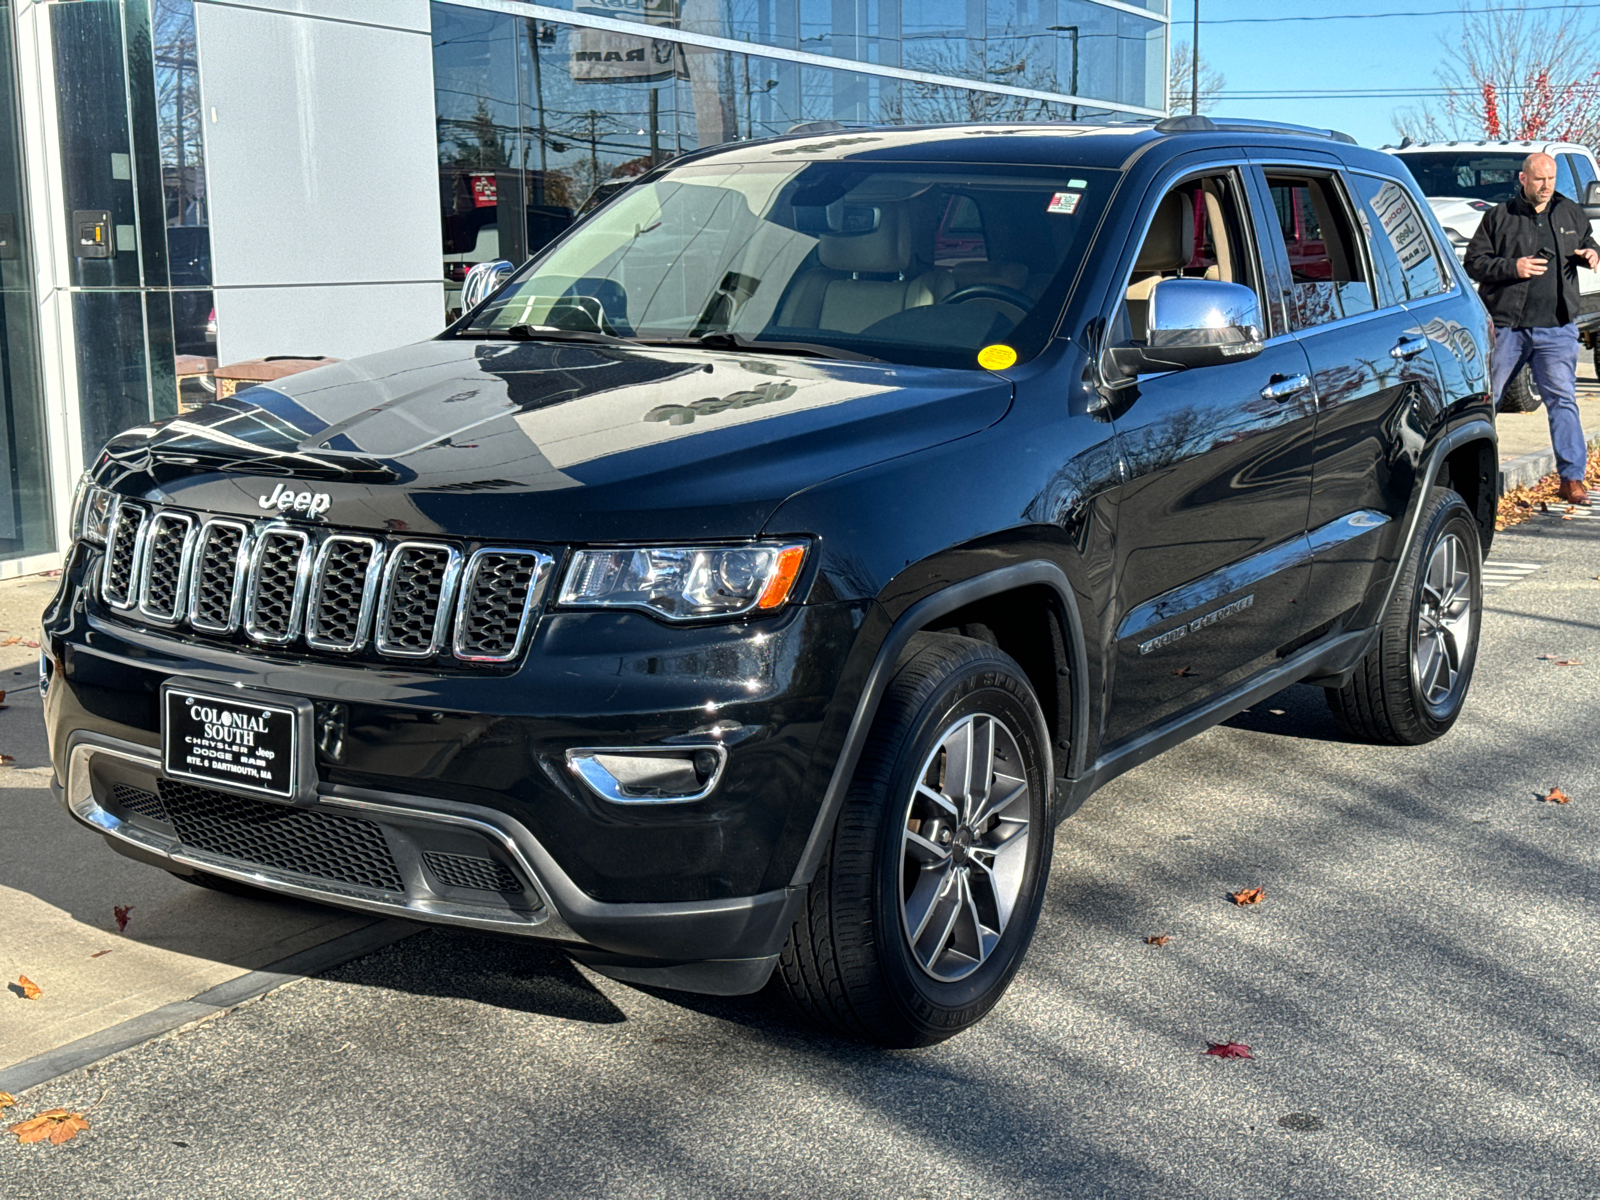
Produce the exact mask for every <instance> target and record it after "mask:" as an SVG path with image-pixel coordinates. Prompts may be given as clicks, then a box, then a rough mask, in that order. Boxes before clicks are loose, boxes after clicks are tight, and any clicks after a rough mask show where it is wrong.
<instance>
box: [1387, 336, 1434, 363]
mask: <svg viewBox="0 0 1600 1200" xmlns="http://www.w3.org/2000/svg"><path fill="white" fill-rule="evenodd" d="M1427 348H1428V339H1427V338H1425V337H1403V338H1401V339H1400V340H1399V341H1398V342H1396V343H1395V344H1394V347H1393V348H1392V349H1391V350H1390V351H1389V357H1390V358H1398V359H1400V360H1401V361H1402V362H1410V361H1411V360H1412V359H1413V358H1415V357H1416V356H1417V355H1419V354H1421V353H1422V352H1423V351H1424V350H1426V349H1427Z"/></svg>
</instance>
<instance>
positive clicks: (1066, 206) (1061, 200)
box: [1045, 192, 1083, 213]
mask: <svg viewBox="0 0 1600 1200" xmlns="http://www.w3.org/2000/svg"><path fill="white" fill-rule="evenodd" d="M1082 198H1083V193H1082V192H1057V193H1056V194H1055V195H1053V196H1051V197H1050V203H1049V204H1048V205H1047V206H1046V207H1045V212H1053V213H1074V212H1077V211H1078V201H1079V200H1081V199H1082Z"/></svg>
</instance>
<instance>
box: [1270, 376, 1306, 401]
mask: <svg viewBox="0 0 1600 1200" xmlns="http://www.w3.org/2000/svg"><path fill="white" fill-rule="evenodd" d="M1310 387H1311V380H1309V379H1307V378H1306V377H1305V376H1304V375H1274V376H1273V377H1272V382H1271V383H1269V384H1267V386H1266V387H1264V388H1262V389H1261V398H1262V399H1263V400H1276V401H1278V402H1279V403H1282V402H1283V401H1285V400H1287V399H1288V398H1289V397H1290V396H1298V395H1299V394H1300V393H1301V392H1304V391H1308V390H1309V389H1310Z"/></svg>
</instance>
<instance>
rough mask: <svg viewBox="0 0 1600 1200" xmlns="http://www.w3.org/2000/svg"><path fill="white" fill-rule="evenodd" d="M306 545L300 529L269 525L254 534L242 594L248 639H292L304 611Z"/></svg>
mask: <svg viewBox="0 0 1600 1200" xmlns="http://www.w3.org/2000/svg"><path fill="white" fill-rule="evenodd" d="M310 549H311V535H310V534H308V533H306V532H305V531H303V530H300V529H291V528H289V527H287V526H281V525H280V526H271V525H269V526H267V527H266V528H265V529H263V530H262V531H261V532H260V533H259V534H258V535H257V536H256V540H255V548H254V549H253V550H251V552H250V580H249V583H248V584H247V585H246V587H245V596H244V631H245V633H246V634H247V635H248V636H249V638H250V640H251V641H254V642H261V643H263V644H265V645H269V646H283V645H287V644H288V643H289V642H292V641H294V638H295V634H297V633H298V632H299V631H300V618H301V616H302V614H303V613H304V612H305V606H306V585H307V583H309V582H310V572H308V571H307V570H306V559H307V557H308V555H309V553H310Z"/></svg>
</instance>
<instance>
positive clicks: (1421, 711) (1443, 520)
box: [1404, 492, 1483, 737]
mask: <svg viewBox="0 0 1600 1200" xmlns="http://www.w3.org/2000/svg"><path fill="white" fill-rule="evenodd" d="M1452 532H1453V533H1455V534H1456V535H1457V536H1459V537H1460V538H1461V540H1462V543H1463V544H1464V545H1465V546H1466V549H1467V555H1468V560H1469V563H1470V570H1471V574H1472V645H1471V649H1470V651H1469V653H1468V654H1467V658H1466V662H1465V663H1464V664H1463V666H1462V668H1461V676H1462V678H1461V679H1460V681H1459V687H1458V689H1457V692H1456V699H1455V704H1454V705H1453V706H1452V707H1451V708H1450V709H1449V711H1447V712H1445V713H1443V714H1439V713H1435V712H1434V710H1433V708H1432V706H1431V705H1429V703H1428V701H1427V698H1426V697H1424V696H1423V694H1422V687H1421V683H1420V681H1419V680H1418V679H1417V672H1416V663H1415V656H1414V655H1413V653H1412V648H1413V647H1414V646H1415V644H1416V636H1417V621H1418V617H1419V614H1420V611H1421V608H1422V586H1423V583H1424V581H1425V580H1426V579H1427V573H1428V560H1429V559H1430V558H1431V557H1432V556H1433V551H1434V548H1435V547H1436V546H1437V545H1438V544H1439V542H1440V541H1441V540H1443V538H1444V537H1445V535H1446V534H1449V533H1452ZM1426 533H1427V536H1426V537H1425V538H1423V539H1422V540H1421V551H1420V553H1419V554H1418V555H1417V558H1416V560H1415V562H1414V563H1413V564H1412V571H1411V595H1410V597H1409V600H1410V603H1409V605H1408V606H1407V611H1406V624H1405V633H1404V636H1405V645H1406V655H1405V662H1406V680H1407V687H1408V688H1409V689H1410V694H1411V708H1412V711H1413V712H1414V713H1415V714H1416V718H1417V721H1418V722H1419V723H1420V724H1422V725H1423V726H1424V727H1425V728H1426V729H1427V730H1428V732H1429V733H1430V734H1432V735H1433V736H1435V737H1437V736H1438V735H1440V734H1442V733H1444V732H1446V731H1447V730H1448V729H1449V728H1450V727H1451V726H1452V725H1454V724H1455V722H1456V718H1457V717H1459V716H1460V715H1461V709H1462V707H1463V706H1464V705H1465V703H1466V699H1467V695H1468V693H1469V692H1470V691H1471V690H1472V673H1473V669H1474V668H1475V667H1476V666H1477V662H1478V638H1479V634H1480V632H1481V629H1482V626H1483V563H1482V550H1481V549H1480V544H1479V539H1478V527H1477V524H1476V523H1475V522H1474V521H1473V519H1472V514H1471V512H1469V511H1468V509H1467V505H1466V502H1465V501H1464V500H1462V499H1461V497H1460V496H1458V495H1457V494H1456V493H1455V492H1450V493H1448V494H1447V496H1446V497H1445V499H1444V500H1443V502H1442V503H1440V505H1439V508H1438V510H1437V511H1436V512H1435V513H1433V514H1432V517H1431V519H1430V520H1429V522H1428V528H1427V530H1426Z"/></svg>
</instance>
